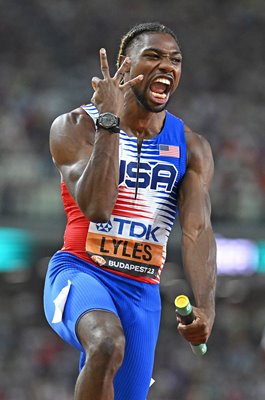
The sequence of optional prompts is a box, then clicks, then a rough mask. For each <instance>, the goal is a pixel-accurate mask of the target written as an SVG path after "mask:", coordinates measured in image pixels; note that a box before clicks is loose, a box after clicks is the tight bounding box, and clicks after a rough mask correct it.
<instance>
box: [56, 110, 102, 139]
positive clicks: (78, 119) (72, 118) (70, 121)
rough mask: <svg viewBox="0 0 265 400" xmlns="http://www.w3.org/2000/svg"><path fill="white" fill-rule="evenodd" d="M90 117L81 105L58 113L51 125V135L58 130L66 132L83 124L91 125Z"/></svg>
mask: <svg viewBox="0 0 265 400" xmlns="http://www.w3.org/2000/svg"><path fill="white" fill-rule="evenodd" d="M92 124H94V123H93V120H92V118H91V117H90V116H89V115H88V114H87V113H86V112H85V110H83V108H82V107H79V108H76V109H75V110H72V111H70V112H68V113H65V114H62V115H59V116H58V117H57V118H55V120H54V121H53V123H52V125H51V130H50V133H51V136H56V134H57V133H58V132H60V133H62V132H65V133H67V132H68V130H69V129H70V130H71V129H77V128H80V127H82V126H83V125H92Z"/></svg>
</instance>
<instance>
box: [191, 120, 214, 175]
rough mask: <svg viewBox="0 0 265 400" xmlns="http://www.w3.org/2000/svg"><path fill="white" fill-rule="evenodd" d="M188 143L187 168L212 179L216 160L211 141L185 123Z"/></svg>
mask: <svg viewBox="0 0 265 400" xmlns="http://www.w3.org/2000/svg"><path fill="white" fill-rule="evenodd" d="M184 132H185V138H186V144H187V169H191V170H194V171H195V172H197V173H200V174H202V175H203V176H204V177H205V178H206V179H207V181H210V180H211V179H212V176H213V173H214V161H213V154H212V149H211V146H210V143H209V142H208V140H207V139H206V138H205V137H203V136H202V135H200V134H198V133H196V132H194V131H193V130H191V129H190V128H189V127H188V126H187V125H184Z"/></svg>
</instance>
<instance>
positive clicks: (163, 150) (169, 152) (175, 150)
mask: <svg viewBox="0 0 265 400" xmlns="http://www.w3.org/2000/svg"><path fill="white" fill-rule="evenodd" d="M159 154H160V156H165V157H175V158H179V146H170V145H167V144H160V145H159Z"/></svg>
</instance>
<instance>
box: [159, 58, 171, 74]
mask: <svg viewBox="0 0 265 400" xmlns="http://www.w3.org/2000/svg"><path fill="white" fill-rule="evenodd" d="M159 67H160V69H161V70H162V71H166V72H171V71H173V70H174V65H173V63H172V61H171V59H170V57H169V56H163V57H162V58H161V59H160V65H159Z"/></svg>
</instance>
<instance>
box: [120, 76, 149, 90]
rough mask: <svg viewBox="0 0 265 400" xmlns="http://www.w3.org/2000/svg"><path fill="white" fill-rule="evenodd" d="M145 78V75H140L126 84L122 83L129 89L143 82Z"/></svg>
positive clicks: (124, 87) (123, 86)
mask: <svg viewBox="0 0 265 400" xmlns="http://www.w3.org/2000/svg"><path fill="white" fill-rule="evenodd" d="M143 79H144V76H143V75H142V74H141V75H138V76H137V77H136V78H133V79H131V80H130V81H128V82H126V83H124V85H122V88H123V89H129V88H131V87H133V86H135V85H137V83H139V82H141V81H142V80H143Z"/></svg>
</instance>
